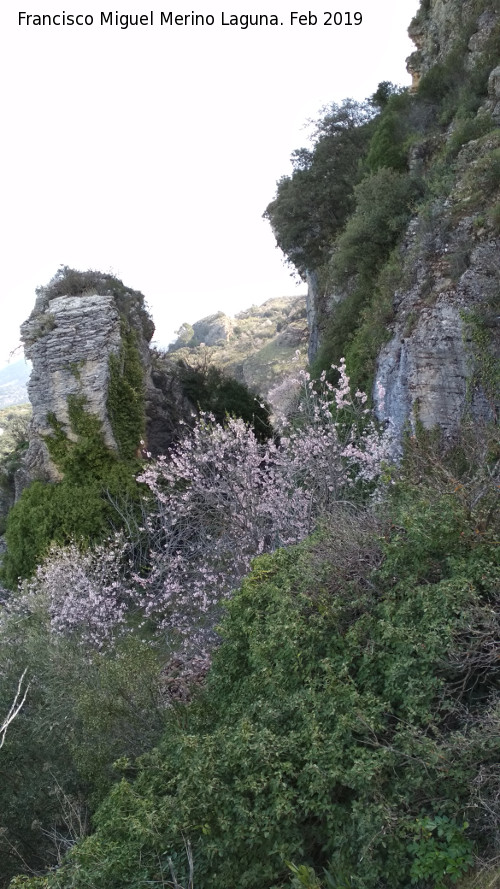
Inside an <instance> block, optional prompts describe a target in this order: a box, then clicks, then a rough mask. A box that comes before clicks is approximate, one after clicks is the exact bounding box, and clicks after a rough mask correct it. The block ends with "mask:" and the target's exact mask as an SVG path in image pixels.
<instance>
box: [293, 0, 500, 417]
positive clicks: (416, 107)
mask: <svg viewBox="0 0 500 889" xmlns="http://www.w3.org/2000/svg"><path fill="white" fill-rule="evenodd" d="M499 33H500V3H499V2H498V0H422V2H421V6H420V10H419V12H418V13H417V15H416V17H415V19H414V21H413V22H412V24H411V26H410V29H409V34H410V36H411V37H412V38H413V40H414V42H415V44H416V47H417V49H416V51H415V52H414V53H413V54H412V56H410V58H409V60H408V69H409V71H410V72H411V73H412V75H413V79H414V91H415V90H416V88H417V86H418V84H419V82H420V81H421V80H422V78H423V77H427V87H426V88H427V93H426V92H425V91H422V90H420V91H419V95H418V96H417V97H416V99H418V101H415V102H414V104H413V105H412V106H411V107H410V110H409V112H408V114H409V117H408V120H410V121H411V120H413V122H414V130H413V133H414V135H413V137H412V140H411V148H410V149H409V156H408V161H409V172H410V175H412V176H414V177H415V178H416V179H418V180H419V181H420V182H422V183H423V199H422V200H421V201H420V202H419V206H418V208H417V211H416V214H415V215H414V216H413V218H412V220H411V222H410V224H409V226H408V228H407V231H406V234H405V236H404V238H403V243H402V246H401V248H400V250H401V265H402V273H401V275H400V277H399V281H398V283H397V285H396V287H395V289H394V290H393V292H392V297H393V313H392V321H391V322H390V323H389V337H388V340H387V341H386V343H385V344H384V345H383V346H382V347H381V349H380V352H379V355H378V360H377V365H376V379H375V386H374V392H373V395H374V401H375V404H376V406H377V411H378V414H379V416H380V418H388V419H390V421H391V422H392V423H393V425H394V428H395V430H396V432H397V433H398V435H401V433H402V430H403V428H404V427H405V425H406V424H407V423H410V424H411V423H413V422H414V418H415V417H416V416H418V417H419V418H420V420H421V421H422V422H423V424H424V425H425V426H426V427H427V428H430V427H432V426H434V425H436V424H439V425H440V426H441V427H442V428H443V430H444V431H445V432H447V433H452V432H453V430H454V429H456V427H457V425H458V424H459V422H460V420H461V418H462V417H463V415H464V413H465V412H466V411H469V412H470V413H472V416H473V417H475V418H477V419H479V418H490V419H491V418H492V417H495V416H497V412H498V410H499V404H498V368H499V367H500V318H499V310H500V304H499V299H500V129H499V126H500V66H499V65H498V40H499V37H498V35H499ZM457 58H458V59H459V60H460V64H457V63H456V60H457ZM457 71H459V72H460V74H457ZM428 75H431V85H429V78H428ZM432 75H434V80H432ZM469 77H470V83H471V84H474V83H476V84H477V83H478V82H479V81H481V82H484V83H485V82H486V80H487V83H488V93H487V95H486V96H484V97H483V98H482V99H480V100H479V101H480V102H481V105H480V107H479V108H477V104H476V105H473V104H471V105H470V106H467V104H462V106H460V105H458V107H459V111H458V112H456V111H453V109H452V110H451V112H450V107H451V108H452V106H451V105H450V104H448V105H446V101H448V100H447V99H446V96H448V95H451V90H452V89H454V90H455V93H454V95H455V96H456V94H457V89H458V87H457V78H459V79H460V83H459V86H460V88H461V89H462V91H463V93H464V94H465V95H468V94H469V93H470V95H474V93H473V89H474V87H472V88H471V89H470V90H469V93H467V90H468V88H469V84H468V78H469ZM446 78H448V81H446ZM453 78H454V79H453ZM443 81H444V82H448V83H451V85H452V86H451V88H450V92H449V93H448V94H447V93H446V88H448V87H446V88H443V86H442V84H443ZM421 86H425V84H424V82H422V84H421ZM443 96H444V97H445V99H442V97H443ZM442 101H443V104H440V103H441V102H442ZM470 108H474V109H475V110H473V111H471V110H470ZM411 115H413V117H412V116H411ZM332 250H333V251H334V250H335V245H333V247H332ZM317 278H318V276H317V275H311V276H310V280H309V296H308V321H309V326H310V351H309V356H310V359H312V358H314V356H315V354H316V353H317V350H318V347H319V346H321V344H322V329H321V318H322V317H323V318H324V316H325V314H326V316H327V317H332V318H334V316H335V310H336V307H335V303H336V302H338V298H335V297H334V296H332V295H330V296H329V297H328V298H326V297H325V295H324V294H323V295H322V294H321V293H320V289H319V287H318V284H317ZM375 286H376V281H374V287H375ZM344 296H345V295H344ZM495 368H496V369H495ZM382 390H384V391H385V395H384V397H383V398H382V397H381V395H380V392H381V391H382Z"/></svg>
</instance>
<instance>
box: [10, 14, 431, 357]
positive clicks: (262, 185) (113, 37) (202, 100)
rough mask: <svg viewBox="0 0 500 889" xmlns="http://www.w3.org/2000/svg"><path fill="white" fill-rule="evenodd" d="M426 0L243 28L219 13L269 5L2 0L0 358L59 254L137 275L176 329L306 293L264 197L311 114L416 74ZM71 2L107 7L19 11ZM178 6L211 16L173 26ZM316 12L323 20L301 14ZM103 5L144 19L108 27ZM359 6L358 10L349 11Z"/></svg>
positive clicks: (157, 315) (156, 309)
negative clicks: (410, 60)
mask: <svg viewBox="0 0 500 889" xmlns="http://www.w3.org/2000/svg"><path fill="white" fill-rule="evenodd" d="M24 3H25V4H26V6H24V5H23V4H24ZM268 3H269V0H268ZM418 5H419V4H418V0H367V2H365V0H359V2H358V0H347V2H344V3H342V4H340V5H339V6H335V5H333V4H332V5H331V6H330V7H329V6H328V4H326V3H323V4H318V3H316V2H315V0H310V2H309V4H304V5H303V7H302V6H301V5H300V4H296V3H295V0H276V2H273V3H272V5H271V6H268V8H267V15H268V16H271V15H272V14H275V15H276V16H277V18H278V20H279V22H280V24H279V25H277V26H272V25H268V26H267V27H266V26H265V25H260V26H251V27H248V28H247V29H246V30H245V29H243V28H241V27H239V26H238V25H223V24H222V14H223V13H224V16H225V20H226V21H229V20H230V17H231V15H232V14H234V15H235V16H242V15H244V14H245V10H249V9H253V12H252V13H251V14H252V15H258V14H259V11H262V12H263V11H264V10H265V9H266V7H265V6H264V5H263V4H261V5H260V6H259V5H258V4H252V5H250V4H248V5H246V4H244V3H243V2H242V0H234V2H232V3H227V5H226V4H225V3H224V2H223V0H200V2H198V3H196V4H194V0H193V5H192V6H188V5H185V4H184V5H182V4H180V3H179V4H178V5H177V6H173V7H168V6H165V7H162V6H156V5H155V4H154V2H153V0H150V3H148V4H147V3H145V2H144V0H142V2H138V3H137V4H136V5H133V4H131V3H124V4H123V5H115V6H114V7H113V8H112V9H108V8H107V7H106V6H105V5H104V4H99V3H98V2H96V0H80V2H79V3H78V4H76V3H75V2H73V0H67V2H66V3H65V2H64V0H61V2H60V4H59V5H57V0H45V3H44V4H42V3H41V2H39V0H33V2H31V0H3V2H2V5H1V10H0V66H1V81H2V85H3V88H2V91H1V117H2V133H3V135H2V141H1V176H2V183H1V214H2V222H1V245H2V275H1V277H2V285H1V299H2V313H1V329H0V366H1V365H3V363H4V362H5V361H6V360H7V358H8V354H9V351H10V350H11V349H13V348H14V347H15V346H16V344H17V342H18V330H19V325H20V323H21V322H22V321H23V320H24V319H25V318H26V317H27V316H28V315H29V313H30V311H31V308H32V306H33V303H34V299H35V293H34V291H35V287H36V286H37V285H40V284H46V283H47V282H48V281H49V280H50V278H51V277H52V276H53V275H54V273H55V272H56V271H57V269H58V268H59V266H61V265H68V266H71V267H74V268H78V269H88V268H94V269H99V270H102V271H110V272H112V273H113V274H115V275H117V276H118V277H119V278H121V279H122V280H123V281H124V283H125V284H126V285H128V286H130V287H133V288H135V289H137V290H141V291H142V292H143V293H144V295H145V297H146V300H147V303H148V305H149V308H150V311H151V313H152V315H153V318H154V321H155V324H156V328H157V332H156V335H155V339H156V340H157V341H158V342H159V343H160V344H162V345H164V344H166V343H167V342H168V341H169V340H171V339H172V338H173V335H174V331H175V330H176V329H177V328H178V327H179V326H180V324H181V323H182V322H184V321H190V322H193V321H196V320H198V319H199V318H201V317H203V316H205V315H208V314H211V313H213V312H216V311H218V310H222V311H225V312H227V313H228V314H235V313H236V312H238V311H240V310H241V309H245V308H248V307H249V306H250V305H252V304H254V303H255V304H259V303H261V302H263V301H264V300H266V299H269V298H270V297H273V296H283V295H294V294H298V293H300V292H304V286H303V285H302V284H300V283H299V284H298V283H297V282H296V281H295V280H294V279H293V277H292V276H291V274H290V271H289V270H288V269H287V268H286V267H285V266H284V264H283V258H282V255H281V253H280V251H279V250H278V249H277V248H276V247H275V242H274V238H273V235H272V233H271V230H270V228H269V225H268V223H266V222H265V221H264V220H263V219H262V213H263V211H264V210H265V208H266V206H267V204H268V203H269V201H271V200H272V198H273V197H274V194H275V188H276V181H277V180H278V179H279V178H280V177H281V176H282V175H283V174H285V173H288V172H289V171H290V165H289V157H290V154H291V152H292V151H293V150H294V149H295V148H299V147H301V146H303V145H305V144H307V128H304V125H305V123H306V121H307V120H308V119H311V118H312V119H314V118H317V117H318V112H319V111H320V109H321V108H322V107H323V106H325V105H327V104H329V103H331V102H332V101H335V102H340V101H341V100H342V99H343V98H345V97H352V98H355V99H363V98H365V97H367V96H369V95H371V94H372V93H373V92H375V90H376V88H377V85H378V83H379V82H380V81H382V80H390V81H393V82H395V83H398V84H402V85H408V84H409V82H410V78H409V76H408V74H407V73H406V68H405V58H406V56H408V55H409V53H410V52H412V51H413V49H414V47H413V45H412V44H411V42H410V41H409V39H408V37H407V35H406V29H407V27H408V24H409V22H410V20H411V18H412V16H413V15H414V13H415V11H416V9H417V7H418ZM337 9H338V10H342V13H341V15H340V16H337V20H339V19H342V22H343V24H340V25H333V24H332V25H329V26H328V25H327V24H325V22H326V20H327V18H326V12H325V10H329V11H330V12H331V13H334V12H335V11H336V10H337ZM63 10H64V11H65V13H66V15H70V14H71V15H76V14H78V13H79V14H82V15H84V16H87V17H88V18H87V20H88V21H89V22H90V20H91V19H93V23H92V24H88V25H82V26H78V25H74V26H70V25H65V26H64V25H59V26H56V25H52V26H49V25H48V24H46V25H45V26H37V25H35V24H34V20H33V19H31V20H29V22H30V23H29V24H24V23H23V24H21V25H19V24H18V21H19V13H20V12H24V13H26V15H25V16H24V17H23V20H24V21H26V20H27V15H30V16H35V15H41V14H46V15H51V16H55V15H57V14H59V15H61V18H62V13H63ZM170 11H172V12H173V14H174V15H176V14H179V15H185V14H187V15H188V16H189V15H190V14H191V13H192V12H193V13H195V14H198V15H204V16H205V17H208V16H210V15H212V16H213V19H214V24H213V25H209V24H208V23H207V24H205V25H204V26H203V25H198V26H195V25H191V24H186V25H168V24H163V25H162V24H161V13H162V12H163V13H164V14H165V16H167V15H168V13H169V12H170ZM309 11H310V12H311V13H312V14H313V16H314V15H316V17H317V24H316V25H314V24H304V25H302V24H300V23H298V22H296V23H294V24H292V22H291V18H292V13H293V12H296V13H300V14H305V20H308V13H309ZM347 11H349V16H348V14H347ZM101 12H103V13H104V14H105V16H107V15H108V13H109V12H113V19H114V17H115V12H118V14H119V15H120V16H125V15H132V16H135V15H137V14H139V15H144V16H146V19H147V21H148V23H147V24H145V25H137V26H130V27H128V28H125V29H123V28H121V27H120V25H119V24H118V25H116V24H113V25H110V24H107V23H105V24H102V25H101ZM151 12H152V13H153V24H150V20H151ZM356 12H359V13H361V15H362V23H361V24H360V25H354V24H353V25H350V26H348V25H346V24H345V22H346V21H347V20H348V18H350V19H351V21H354V18H355V16H354V13H356ZM356 18H358V19H359V16H357V17H356ZM332 21H333V17H332ZM281 22H283V24H281Z"/></svg>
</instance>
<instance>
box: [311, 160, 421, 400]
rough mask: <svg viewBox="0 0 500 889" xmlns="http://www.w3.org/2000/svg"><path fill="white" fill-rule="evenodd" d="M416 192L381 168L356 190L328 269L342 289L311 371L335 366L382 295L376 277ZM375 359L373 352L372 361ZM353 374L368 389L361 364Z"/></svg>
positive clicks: (402, 176) (411, 181) (416, 184)
mask: <svg viewBox="0 0 500 889" xmlns="http://www.w3.org/2000/svg"><path fill="white" fill-rule="evenodd" d="M421 194H422V184H421V182H420V181H419V180H418V179H415V178H413V177H411V176H409V175H408V174H406V173H398V172H396V171H395V170H391V169H388V168H387V167H381V168H380V169H379V170H378V171H377V172H376V173H373V174H372V175H371V176H367V177H366V178H365V179H363V180H362V182H360V183H359V185H357V186H356V189H355V195H356V208H355V210H354V213H353V214H352V215H351V216H350V218H349V220H348V222H347V224H346V226H345V228H344V231H343V232H342V234H341V235H340V236H339V237H338V238H337V240H336V242H335V245H334V247H333V253H332V259H331V261H330V266H329V278H330V282H331V283H330V287H331V288H333V287H337V288H344V290H343V294H342V297H343V298H342V299H341V301H340V302H339V303H338V304H337V305H336V306H335V311H334V312H332V313H331V315H330V317H329V319H328V320H327V322H326V327H325V331H324V334H323V337H322V344H321V348H320V351H319V353H318V355H317V356H316V358H315V361H314V364H313V370H314V373H316V374H319V373H320V372H321V370H323V369H324V368H326V367H329V366H330V364H332V363H333V364H335V363H337V362H338V360H339V359H340V357H341V356H342V355H343V354H345V352H346V351H348V350H349V349H350V343H351V341H352V340H353V338H354V337H356V332H357V330H358V328H359V327H360V326H362V325H363V321H364V316H363V310H364V309H366V312H367V313H369V311H370V304H371V303H372V301H373V302H377V299H376V295H377V292H378V291H379V290H380V291H382V292H384V291H386V284H385V283H384V281H380V283H377V277H378V275H379V274H380V272H381V270H382V268H383V266H384V264H385V263H386V262H387V261H388V259H389V257H390V255H391V252H392V250H393V249H394V247H395V245H396V244H397V243H398V241H399V239H400V238H401V236H402V234H403V232H404V231H405V228H406V225H407V223H408V220H409V218H410V215H411V212H412V209H413V208H414V206H415V202H416V201H417V199H418V197H419V196H421ZM365 333H366V331H365ZM365 333H364V334H363V336H365ZM352 351H354V350H352ZM374 357H375V355H374V354H373V349H372V354H371V355H370V359H371V361H372V362H373V360H374ZM354 371H355V375H354V382H355V384H356V385H360V384H361V385H363V386H366V387H367V388H370V385H367V384H371V382H372V381H371V379H370V377H369V369H368V368H367V367H363V363H362V362H361V363H356V366H355V367H354ZM350 372H352V370H350Z"/></svg>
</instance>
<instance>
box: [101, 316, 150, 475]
mask: <svg viewBox="0 0 500 889" xmlns="http://www.w3.org/2000/svg"><path fill="white" fill-rule="evenodd" d="M144 399H145V391H144V368H143V366H142V362H141V358H140V355H139V350H138V348H137V342H136V336H135V333H134V331H133V330H132V328H130V326H127V325H126V324H125V322H122V329H121V345H120V351H119V352H118V354H117V355H114V354H112V355H110V356H109V380H108V397H107V401H106V407H107V410H108V415H109V420H110V423H111V428H112V430H113V435H114V437H115V441H116V443H117V445H118V451H119V454H120V456H121V457H123V458H124V459H128V460H130V459H133V458H134V457H135V456H136V454H137V450H138V448H139V446H140V442H141V439H142V438H143V437H144V434H145V428H146V418H145V409H144Z"/></svg>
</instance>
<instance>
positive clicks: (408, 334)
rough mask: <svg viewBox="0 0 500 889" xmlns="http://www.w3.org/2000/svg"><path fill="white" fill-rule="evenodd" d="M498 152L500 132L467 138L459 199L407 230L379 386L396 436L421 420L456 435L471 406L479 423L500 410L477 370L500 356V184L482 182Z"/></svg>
mask: <svg viewBox="0 0 500 889" xmlns="http://www.w3.org/2000/svg"><path fill="white" fill-rule="evenodd" d="M499 150H500V134H499V133H498V132H497V133H492V134H489V135H487V136H485V137H483V138H482V139H478V140H474V141H473V142H470V143H468V144H467V145H466V146H465V147H464V148H463V149H462V151H461V153H460V155H459V157H458V160H457V178H456V182H455V187H454V189H453V192H452V195H451V196H450V197H449V198H448V199H446V200H444V199H443V200H441V201H436V202H435V204H434V206H433V207H432V213H431V218H430V219H429V217H425V218H424V217H423V216H420V217H419V218H416V219H414V220H413V221H412V223H411V225H410V227H409V229H408V233H407V237H406V241H405V244H404V246H403V248H402V249H403V254H404V272H403V280H406V281H409V282H410V283H409V286H406V287H402V288H401V289H400V290H399V291H397V292H396V293H395V295H394V305H395V322H394V324H393V325H392V336H391V339H390V340H389V342H388V343H386V345H384V347H383V348H382V350H381V352H380V355H379V361H378V368H377V384H376V385H375V387H374V398H375V401H376V403H377V405H378V413H379V416H380V417H388V418H390V420H391V422H392V423H393V425H394V428H395V430H396V431H397V432H398V433H399V434H401V432H402V430H403V427H404V425H405V424H406V422H407V421H410V422H414V420H415V418H416V417H417V416H418V418H419V419H420V420H421V421H422V422H423V424H424V426H426V427H428V428H430V427H432V426H434V425H436V424H439V425H440V426H441V427H442V429H443V430H444V431H445V432H448V433H451V432H452V431H453V430H454V429H455V428H456V426H457V424H458V422H459V420H460V418H461V417H462V416H463V415H464V413H465V412H466V411H467V410H468V411H469V412H470V413H471V414H472V416H474V417H475V418H476V419H491V418H493V417H494V416H495V414H496V410H497V404H496V399H495V393H494V392H493V391H492V390H491V389H490V388H489V386H488V381H487V380H486V381H485V380H482V379H481V377H480V375H479V376H478V375H477V374H476V372H475V371H476V369H477V367H478V366H480V365H481V363H483V362H484V359H485V357H486V358H487V359H488V362H489V363H490V366H492V367H493V366H494V364H495V362H500V319H499V317H498V310H499V303H498V295H499V288H500V236H499V234H498V230H497V226H496V223H494V222H493V221H492V220H491V219H489V218H488V214H487V210H488V206H489V205H490V204H492V205H495V203H496V202H498V201H499V200H500V189H499V187H498V185H499V184H500V182H499V183H497V187H496V193H495V191H494V190H493V192H490V193H489V194H487V195H485V193H484V187H483V186H484V183H483V182H482V181H481V180H482V178H483V177H484V176H485V175H486V176H488V175H489V174H488V171H489V169H490V166H489V165H490V162H491V157H492V152H495V151H499ZM499 153H500V152H499ZM478 325H479V326H478ZM478 331H479V333H480V336H479V339H478V336H477V333H478Z"/></svg>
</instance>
